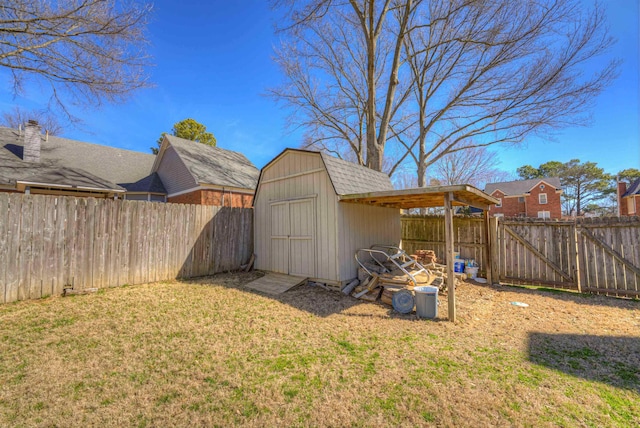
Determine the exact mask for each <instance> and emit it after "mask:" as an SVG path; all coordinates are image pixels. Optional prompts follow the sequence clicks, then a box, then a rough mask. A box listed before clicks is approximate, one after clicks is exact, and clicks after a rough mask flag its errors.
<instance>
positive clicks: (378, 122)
mask: <svg viewBox="0 0 640 428" xmlns="http://www.w3.org/2000/svg"><path fill="white" fill-rule="evenodd" d="M283 3H285V4H286V5H287V6H288V9H287V10H288V12H289V13H288V16H289V17H290V22H292V23H291V25H290V26H289V27H287V28H288V31H287V33H286V34H287V36H288V37H287V38H286V39H285V43H287V44H286V45H285V47H284V50H283V51H281V53H280V55H278V56H277V59H278V61H279V63H280V64H281V66H282V68H283V71H284V74H285V76H286V81H287V84H286V86H284V87H282V88H279V89H278V90H275V91H274V95H275V96H276V97H277V98H278V99H281V100H283V101H285V102H286V103H287V104H288V105H290V106H293V107H294V116H293V118H292V120H293V123H294V124H296V125H299V126H303V127H304V128H305V129H307V130H308V131H311V132H310V133H311V135H312V137H313V138H311V141H313V142H314V144H316V145H319V146H320V147H331V149H332V150H334V151H339V149H338V148H339V147H344V146H345V145H348V147H349V148H350V149H351V150H352V151H354V152H355V153H357V154H358V156H359V159H360V162H361V163H366V164H367V165H368V166H370V167H372V168H374V169H380V168H381V166H382V164H383V160H382V159H378V158H381V157H382V155H383V151H384V149H385V147H386V146H389V145H393V146H399V147H401V148H403V151H404V154H403V155H402V156H401V157H399V158H398V159H397V162H396V163H395V164H394V165H393V166H392V167H391V168H390V169H389V172H390V173H391V174H393V173H394V172H395V171H396V170H397V169H398V168H400V167H401V166H403V165H406V163H407V162H409V163H412V164H413V165H414V168H415V170H416V172H417V176H418V184H419V185H420V186H423V185H424V184H425V176H426V170H427V168H428V167H429V165H431V164H433V163H434V162H437V161H438V160H439V159H440V158H442V157H444V156H446V155H448V154H450V153H456V152H459V151H462V150H468V149H470V148H473V147H486V146H489V145H491V144H496V143H508V144H517V143H519V142H522V141H523V140H524V139H525V138H526V137H529V136H532V135H547V134H548V133H552V132H553V131H554V130H556V129H558V128H561V127H563V126H567V125H575V124H586V123H588V116H587V114H586V113H588V111H589V107H590V106H591V105H592V103H593V100H594V99H595V97H596V96H597V95H598V94H599V93H600V92H601V91H602V89H603V88H604V87H606V86H607V85H608V84H609V83H610V82H611V80H612V79H613V78H614V77H615V75H616V69H617V63H616V62H615V61H611V62H609V63H607V64H605V65H604V66H601V68H600V70H599V71H598V72H596V73H594V74H593V75H585V74H584V71H585V68H584V65H585V64H586V63H588V62H590V61H592V60H594V59H595V58H597V57H598V56H599V55H601V54H603V53H605V52H606V51H607V50H608V48H609V47H610V46H611V44H612V43H613V40H612V39H611V38H610V37H609V36H608V34H607V28H606V22H605V17H604V13H603V10H602V8H601V7H599V6H598V5H596V6H595V7H594V8H593V9H592V10H589V11H586V10H585V9H584V6H583V4H582V3H581V2H579V1H577V0H541V1H538V2H522V1H515V2H514V1H512V0H492V1H486V0H430V1H419V0H415V1H409V0H404V1H401V0H396V1H378V2H375V1H374V0H370V1H369V0H361V1H355V0H350V1H348V2H346V1H344V2H338V1H337V0H335V1H331V0H315V1H311V0H309V1H306V2H303V5H302V6H299V4H300V3H299V2H295V4H293V3H291V2H287V1H282V2H280V3H279V4H280V5H282V4H283ZM372 47H373V49H372ZM373 109H375V120H373V119H372V116H374V114H373V113H372V110H373ZM372 124H373V125H375V126H372ZM374 137H375V138H374ZM469 141H473V145H472V146H469V144H468V142H469ZM389 143H390V144H389ZM363 147H364V148H365V150H366V156H367V160H366V162H362V156H363V154H362V153H363ZM372 152H375V153H372Z"/></svg>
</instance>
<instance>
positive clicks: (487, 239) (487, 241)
mask: <svg viewBox="0 0 640 428" xmlns="http://www.w3.org/2000/svg"><path fill="white" fill-rule="evenodd" d="M490 223H491V219H490V217H489V210H486V211H485V212H484V222H483V223H482V225H483V229H484V269H485V271H486V273H487V283H488V284H493V261H492V258H493V251H492V249H491V248H492V246H493V241H492V240H491V231H490V230H491V224H490Z"/></svg>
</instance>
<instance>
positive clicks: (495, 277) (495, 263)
mask: <svg viewBox="0 0 640 428" xmlns="http://www.w3.org/2000/svg"><path fill="white" fill-rule="evenodd" d="M499 221H500V218H499V217H490V218H489V240H490V241H491V253H490V254H491V257H490V260H491V277H492V278H491V282H490V284H500V263H499V261H500V243H499V242H498V225H499ZM488 280H489V278H487V281H488Z"/></svg>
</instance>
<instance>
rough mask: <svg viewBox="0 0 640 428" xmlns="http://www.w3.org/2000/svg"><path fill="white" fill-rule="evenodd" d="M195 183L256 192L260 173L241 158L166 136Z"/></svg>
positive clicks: (241, 156) (217, 149)
mask: <svg viewBox="0 0 640 428" xmlns="http://www.w3.org/2000/svg"><path fill="white" fill-rule="evenodd" d="M165 138H167V139H168V140H169V143H170V144H171V146H172V147H173V148H174V149H175V150H176V152H177V153H178V155H179V156H180V158H181V159H182V161H183V162H184V164H185V165H186V166H187V168H189V171H190V172H191V174H192V175H193V178H195V180H196V182H198V183H204V184H215V185H218V186H230V187H238V188H241V189H255V188H256V184H257V183H258V175H259V174H260V171H259V170H258V168H256V167H255V166H254V165H253V164H252V163H251V162H250V161H249V159H247V158H246V157H245V156H244V155H243V154H241V153H238V152H233V151H231V150H225V149H221V148H219V147H211V146H207V145H206V144H200V143H197V142H194V141H190V140H185V139H184V138H178V137H174V136H172V135H165Z"/></svg>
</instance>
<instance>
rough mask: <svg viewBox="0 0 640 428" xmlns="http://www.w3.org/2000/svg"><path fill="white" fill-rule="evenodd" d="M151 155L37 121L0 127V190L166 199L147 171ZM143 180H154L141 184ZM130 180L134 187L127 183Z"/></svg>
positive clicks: (99, 196)
mask: <svg viewBox="0 0 640 428" xmlns="http://www.w3.org/2000/svg"><path fill="white" fill-rule="evenodd" d="M154 159H155V156H153V155H150V154H146V153H139V152H134V151H130V150H123V149H117V148H114V147H108V146H101V145H98V144H90V143H83V142H81V141H74V140H69V139H66V138H59V137H54V136H49V135H43V134H42V133H41V130H40V126H39V125H38V124H37V123H36V122H33V121H31V122H29V123H27V124H26V125H25V127H24V130H17V129H11V128H3V127H0V191H5V192H19V193H31V194H49V195H68V196H87V197H96V198H126V199H129V198H135V199H145V200H159V201H164V200H165V194H166V192H165V191H164V188H163V187H162V186H161V184H162V183H159V184H160V185H158V183H157V182H155V181H154V180H153V179H152V178H150V177H149V175H150V173H151V167H152V165H153V161H154ZM148 181H151V182H152V183H153V186H147V188H145V187H144V184H145V183H147V182H148ZM125 183H132V184H131V185H133V184H135V185H136V186H135V192H132V193H131V194H130V195H129V194H128V190H127V187H128V186H130V184H125Z"/></svg>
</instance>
